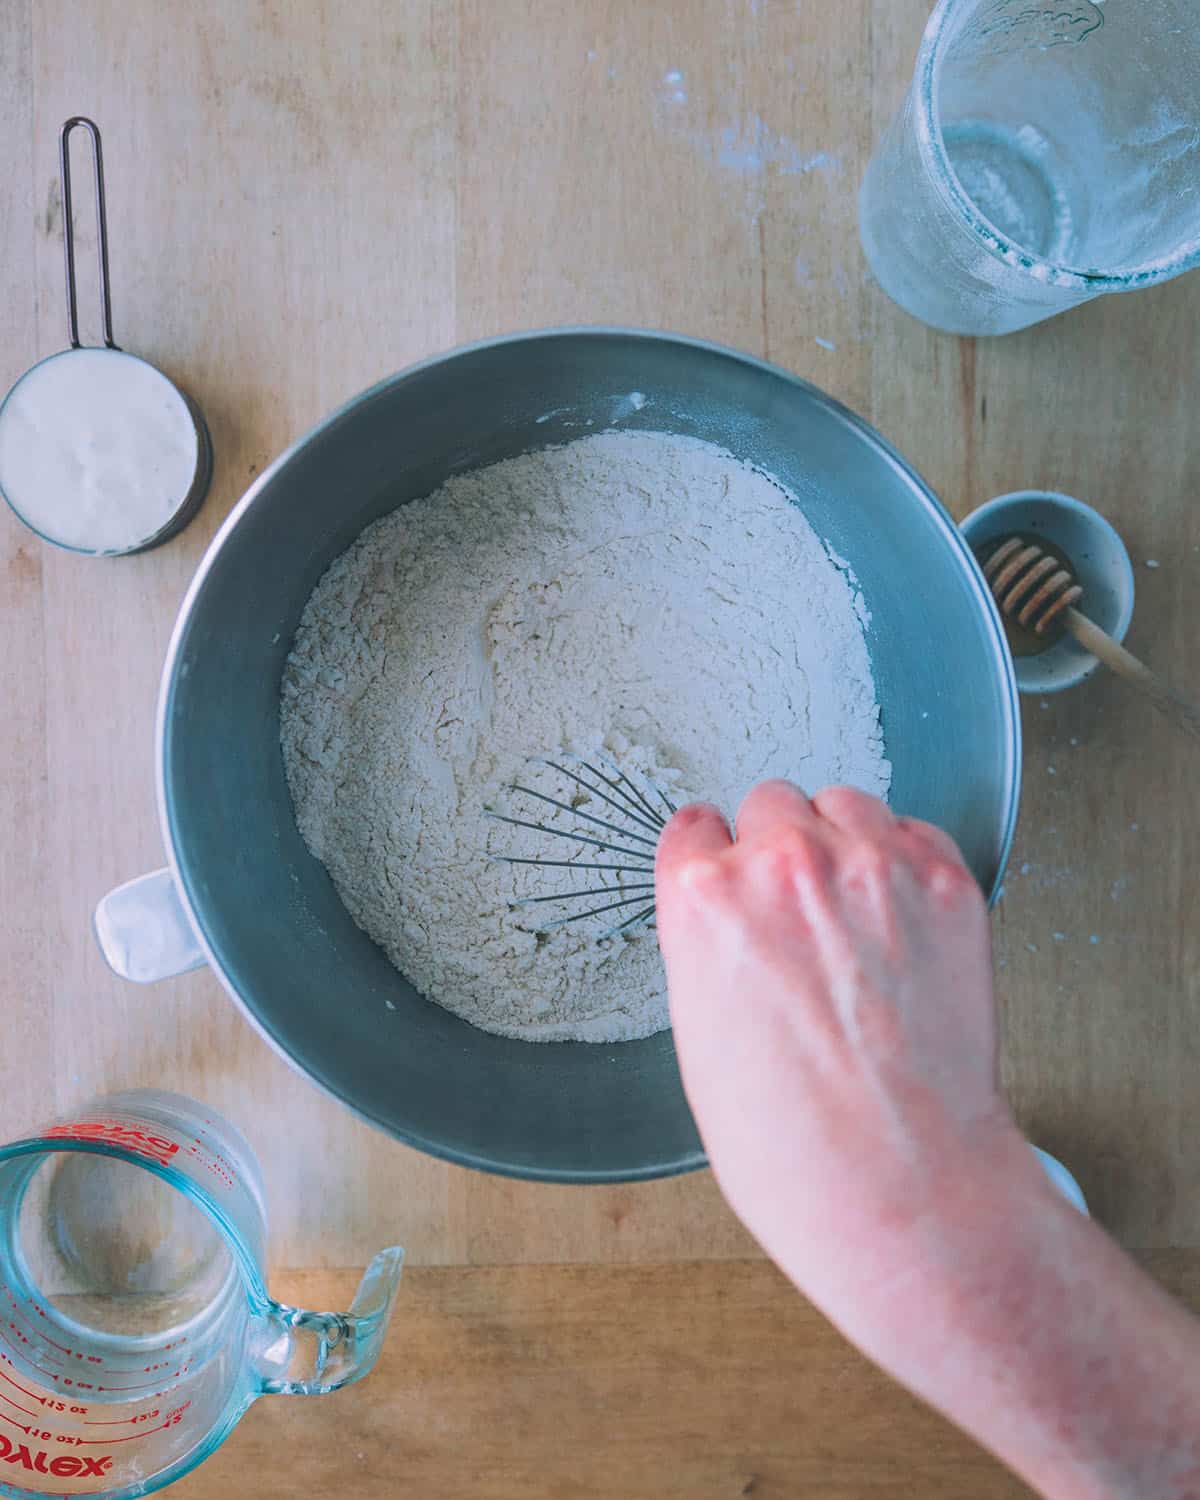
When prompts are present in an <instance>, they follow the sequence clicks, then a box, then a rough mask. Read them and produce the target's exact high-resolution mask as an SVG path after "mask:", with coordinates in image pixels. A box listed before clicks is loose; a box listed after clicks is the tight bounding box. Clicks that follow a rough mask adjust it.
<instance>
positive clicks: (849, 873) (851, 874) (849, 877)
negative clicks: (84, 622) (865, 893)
mask: <svg viewBox="0 0 1200 1500" xmlns="http://www.w3.org/2000/svg"><path fill="white" fill-rule="evenodd" d="M895 864H896V862H895V859H894V858H893V856H892V853H891V851H890V850H888V849H886V848H885V847H884V845H882V844H875V843H863V844H857V845H856V846H855V847H854V848H853V849H851V850H850V851H849V853H848V854H847V855H846V857H845V861H844V864H843V878H844V880H845V882H846V884H848V885H852V886H864V887H869V888H870V889H872V890H877V889H880V888H882V887H886V886H889V885H890V884H891V882H892V872H893V870H894V869H895Z"/></svg>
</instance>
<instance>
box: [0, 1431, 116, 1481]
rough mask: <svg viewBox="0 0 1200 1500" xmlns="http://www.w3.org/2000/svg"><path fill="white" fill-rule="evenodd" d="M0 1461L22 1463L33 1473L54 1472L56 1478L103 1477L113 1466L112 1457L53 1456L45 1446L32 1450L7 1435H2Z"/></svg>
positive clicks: (70, 1454)
mask: <svg viewBox="0 0 1200 1500" xmlns="http://www.w3.org/2000/svg"><path fill="white" fill-rule="evenodd" d="M0 1463H3V1464H20V1465H21V1467H22V1468H23V1469H28V1470H29V1472H30V1473H31V1474H53V1476H54V1477H55V1479H95V1478H99V1479H103V1477H104V1476H105V1474H107V1473H108V1471H109V1469H111V1468H112V1459H111V1458H76V1456H75V1455H74V1454H73V1453H59V1454H57V1455H56V1456H55V1457H54V1458H51V1457H50V1455H49V1454H48V1453H47V1452H46V1450H45V1449H44V1448H37V1449H34V1450H33V1451H32V1452H31V1451H30V1450H29V1449H28V1448H27V1447H26V1446H25V1444H24V1443H18V1444H14V1443H13V1442H12V1441H11V1439H9V1438H6V1437H0Z"/></svg>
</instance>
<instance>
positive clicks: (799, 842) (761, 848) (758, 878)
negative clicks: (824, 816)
mask: <svg viewBox="0 0 1200 1500" xmlns="http://www.w3.org/2000/svg"><path fill="white" fill-rule="evenodd" d="M746 863H747V873H748V874H749V876H750V878H751V879H752V880H753V881H754V883H755V884H756V885H757V886H759V887H760V888H767V889H771V890H777V891H784V890H786V891H788V892H793V891H794V890H795V887H796V882H797V880H800V879H816V878H819V877H821V876H822V875H823V874H824V872H825V864H826V862H825V857H824V851H823V849H822V847H821V845H820V844H819V842H818V841H817V840H816V839H813V838H811V837H809V835H808V834H806V833H805V832H804V831H803V830H802V829H799V828H783V829H780V830H779V832H778V833H776V834H774V835H773V836H772V838H771V840H770V842H769V843H765V844H760V845H758V847H756V848H754V849H751V850H749V851H748V852H747V855H746Z"/></svg>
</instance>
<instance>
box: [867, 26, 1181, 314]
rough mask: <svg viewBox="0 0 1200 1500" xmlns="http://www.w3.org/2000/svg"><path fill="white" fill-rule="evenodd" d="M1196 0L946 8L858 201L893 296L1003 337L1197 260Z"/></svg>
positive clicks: (870, 249) (881, 276)
mask: <svg viewBox="0 0 1200 1500" xmlns="http://www.w3.org/2000/svg"><path fill="white" fill-rule="evenodd" d="M1198 19H1200V11H1198V9H1197V6H1196V4H1195V0H1095V3H1086V0H1085V3H1078V0H1058V3H1056V4H1053V5H1050V4H1042V3H1035V0H939V4H938V5H937V6H936V7H935V8H934V11H933V14H932V16H931V17H930V19H929V23H928V25H927V26H926V28H925V35H924V38H923V39H922V42H921V48H920V52H919V54H918V56H917V65H916V71H915V73H914V76H913V80H912V83H911V85H910V87H909V90H908V94H907V96H906V98H905V101H904V104H903V106H902V108H901V109H900V112H899V113H898V114H897V116H896V117H895V119H894V120H893V121H892V123H891V125H890V126H889V128H888V130H887V132H886V134H885V135H884V137H883V139H882V141H881V142H880V144H879V147H878V149H877V150H876V152H875V155H874V156H873V157H872V159H871V162H870V165H869V166H868V168H867V172H866V176H865V178H864V179H863V184H862V189H861V192H860V196H859V228H860V233H861V236H862V244H863V250H864V251H865V253H866V257H867V260H868V261H869V262H870V265H871V269H872V270H873V271H874V273H875V275H876V277H877V278H878V280H879V283H880V285H881V286H882V287H883V289H884V291H886V292H887V293H888V295H889V296H890V297H892V298H893V300H894V301H896V302H898V303H899V304H900V306H901V307H903V308H904V309H905V310H906V311H907V312H910V313H911V314H912V315H913V316H914V317H916V318H920V319H921V320H922V321H923V322H926V323H929V324H932V325H933V327H935V328H942V329H945V330H947V331H948V332H951V333H964V334H989V333H1010V332H1012V331H1013V330H1014V329H1017V328H1025V327H1027V326H1028V325H1029V324H1031V323H1037V322H1040V321H1041V320H1042V319H1043V318H1049V317H1053V316H1054V314H1055V313H1059V312H1063V311H1065V310H1066V309H1067V308H1069V307H1074V306H1075V305H1076V304H1077V303H1080V302H1087V301H1089V300H1090V299H1091V298H1093V297H1099V296H1102V295H1104V294H1105V293H1106V292H1125V291H1135V290H1137V289H1138V288H1139V287H1144V286H1151V285H1154V284H1155V283H1156V282H1159V281H1166V280H1168V279H1170V278H1171V277H1173V276H1178V275H1180V273H1181V272H1183V271H1187V270H1190V269H1191V268H1192V267H1193V266H1195V265H1196V264H1197V262H1198V261H1200V45H1198V43H1197V25H1196V23H1197V20H1198Z"/></svg>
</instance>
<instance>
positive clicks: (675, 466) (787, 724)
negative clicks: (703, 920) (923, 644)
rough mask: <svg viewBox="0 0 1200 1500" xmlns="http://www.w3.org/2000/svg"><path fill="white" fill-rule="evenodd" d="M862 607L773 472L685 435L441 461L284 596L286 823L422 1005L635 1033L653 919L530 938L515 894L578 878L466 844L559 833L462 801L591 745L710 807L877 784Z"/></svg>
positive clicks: (642, 1007) (588, 1034) (648, 986)
mask: <svg viewBox="0 0 1200 1500" xmlns="http://www.w3.org/2000/svg"><path fill="white" fill-rule="evenodd" d="M863 614H864V607H863V604H862V600H861V598H860V597H856V595H855V593H854V590H853V589H852V587H851V586H850V584H849V583H848V582H847V580H846V577H845V574H844V573H843V572H842V571H840V570H839V568H838V567H837V566H835V564H834V563H833V562H832V561H831V560H830V558H829V556H828V554H827V553H826V551H825V549H824V548H823V547H822V545H821V543H820V541H819V540H818V539H817V536H816V534H815V533H814V532H813V530H812V528H811V527H810V526H809V525H808V523H807V522H806V521H805V519H804V517H803V515H802V514H801V512H800V511H799V509H798V508H797V507H796V505H795V504H794V503H792V502H791V501H789V499H788V498H787V497H786V496H785V494H784V492H783V491H782V490H781V489H780V488H779V486H778V485H776V484H775V483H774V482H773V481H772V480H770V479H769V478H767V477H766V476H765V475H763V474H761V473H759V472H757V471H755V470H753V469H751V468H749V467H748V466H747V465H745V464H742V463H740V462H739V461H737V460H736V459H734V458H732V457H731V456H730V455H729V454H727V453H725V452H723V451H722V450H721V449H718V448H715V447H713V446H711V445H710V444H707V443H701V442H697V441H694V440H692V439H687V438H678V437H670V436H667V435H665V434H657V433H616V432H610V433H603V434H600V435H597V436H593V437H588V438H584V439H583V440H582V441H579V442H575V443H571V444H569V445H568V446H566V447H563V448H557V449H550V450H546V451H544V452H541V453H530V454H526V455H524V456H522V457H520V458H517V459H513V460H510V461H507V462H505V463H500V464H496V465H494V466H493V467H491V468H488V469H482V470H479V471H477V472H475V473H472V474H465V475H460V476H458V477H456V478H454V479H452V480H450V481H449V483H447V484H446V485H445V486H444V487H443V488H442V489H441V490H439V491H438V492H437V493H436V494H434V495H431V496H429V497H428V498H427V499H424V500H419V501H416V502H414V503H412V504H410V505H405V506H402V507H401V508H400V509H399V510H397V511H396V512H395V513H394V514H392V515H390V516H387V517H385V518H384V519H383V520H381V521H379V522H377V523H376V524H375V525H373V526H370V527H368V529H367V530H366V531H364V532H363V534H362V536H360V537H359V539H358V540H357V541H356V542H355V543H354V545H353V546H352V547H351V548H350V549H349V550H348V551H347V552H346V553H344V554H343V555H342V556H341V557H340V558H338V559H337V561H336V562H335V563H334V564H333V566H332V567H331V568H330V569H329V571H328V572H327V573H326V574H325V576H324V577H323V578H322V579H321V581H320V582H319V583H318V585H317V587H316V589H315V590H314V592H313V595H312V597H311V599H310V600H309V602H308V604H307V606H306V608H305V611H304V614H303V617H302V619H301V622H300V626H299V629H298V631H297V634H296V640H295V643H294V646H293V650H292V654H291V657H290V658H289V661H288V665H287V669H286V672H285V674H284V681H283V702H282V742H283V753H284V762H285V765H286V768H287V775H288V781H289V784H290V786H291V791H292V797H293V800H294V802H295V808H296V816H297V821H298V823H299V826H300V831H301V833H302V834H303V836H304V839H305V841H306V842H307V844H308V846H309V848H310V849H311V850H312V851H313V853H314V854H315V855H316V856H317V858H318V859H320V860H321V861H323V863H324V864H325V865H326V867H327V868H328V870H329V872H330V875H331V876H332V878H333V881H334V884H335V885H336V887H337V890H338V892H339V894H340V895H341V897H342V900H343V901H344V902H345V903H346V906H347V908H348V909H349V911H350V913H351V915H352V916H353V917H354V919H355V921H356V922H358V923H359V925H360V926H361V927H363V928H364V929H365V931H366V932H368V933H369V934H370V935H371V936H372V937H373V938H374V939H375V940H376V941H377V942H378V943H380V944H381V946H382V947H383V948H384V950H385V951H386V952H387V954H388V956H389V957H390V958H391V960H392V961H393V963H395V964H396V966H397V967H398V968H399V969H400V970H402V972H403V973H404V974H405V975H406V976H407V977H408V978H409V979H410V980H411V981H412V982H413V984H415V985H416V986H417V988H418V989H419V990H420V991H421V993H422V994H424V995H426V996H428V997H429V998H430V999H433V1000H436V1001H438V1002H439V1003H440V1004H442V1005H444V1006H446V1007H447V1008H448V1009H450V1010H452V1011H455V1012H457V1013H458V1014H459V1015H460V1016H463V1017H465V1018H466V1019H467V1020H468V1021H471V1022H473V1023H474V1024H475V1025H477V1026H481V1027H483V1028H484V1029H485V1030H487V1031H494V1032H499V1033H501V1034H503V1035H506V1036H514V1037H521V1038H524V1039H525V1040H528V1041H561V1040H570V1039H578V1040H586V1041H596V1042H610V1041H618V1040H625V1039H630V1038H634V1037H641V1036H648V1035H649V1034H650V1033H652V1032H655V1031H658V1030H661V1029H662V1028H663V1027H665V1026H666V1025H667V1024H668V1018H667V1004H666V989H665V983H664V979H663V972H662V966H661V961H660V959H659V954H658V947H657V941H656V938H655V934H654V932H653V931H652V930H648V929H642V930H640V931H638V932H636V933H634V934H633V935H631V936H626V937H616V938H612V939H608V940H605V941H601V942H597V940H596V939H597V935H598V933H603V932H604V931H605V930H606V926H607V924H608V923H609V922H611V921H612V920H613V918H611V917H599V918H594V919H591V920H589V921H585V922H583V923H580V924H579V925H578V926H575V927H567V928H559V929H558V930H556V931H554V932H553V933H552V934H550V935H546V934H544V933H542V934H539V931H538V928H539V926H540V925H542V924H544V923H546V922H547V920H549V918H550V917H551V915H552V914H563V912H565V911H568V910H570V909H571V908H569V907H568V908H563V909H562V910H561V911H560V910H559V909H557V908H555V907H554V906H553V905H550V906H547V905H542V906H537V907H532V908H529V907H527V908H524V909H522V910H517V911H514V910H512V909H511V907H512V903H513V901H514V900H515V899H517V898H519V897H521V896H525V895H530V894H547V893H549V892H551V891H555V890H560V889H569V888H570V887H571V885H572V882H573V881H574V882H575V883H576V884H577V883H578V881H579V879H580V877H579V876H578V875H575V876H572V872H571V871H568V870H554V869H549V870H548V869H534V868H529V867H526V866H513V865H507V864H503V863H499V862H489V860H488V858H487V851H488V850H492V851H494V852H497V853H508V854H522V853H538V852H540V853H548V854H552V855H562V853H563V849H564V848H565V849H566V850H567V851H568V852H569V851H570V848H571V846H570V844H568V843H567V841H566V840H551V839H548V838H546V836H544V835H541V836H539V835H534V834H528V833H525V832H523V831H522V830H517V829H513V828H509V827H507V826H506V825H502V824H497V823H495V822H493V821H492V820H490V819H488V818H487V817H486V816H485V813H484V807H485V805H487V804H489V803H493V802H497V803H498V804H500V805H504V803H503V793H502V791H501V788H502V787H503V786H504V785H505V784H507V783H509V782H511V781H512V780H513V779H514V778H515V779H518V780H524V781H525V782H526V783H527V784H530V782H531V777H533V776H535V775H539V774H543V773H538V772H537V771H536V770H534V771H531V770H530V768H529V766H528V765H527V761H528V757H530V756H536V755H549V754H553V753H555V752H559V751H562V750H564V749H567V750H569V749H574V750H577V751H579V752H582V753H586V752H589V751H595V750H596V749H598V748H599V747H601V746H603V747H604V748H605V749H606V751H607V752H608V754H609V755H610V756H611V757H612V758H613V759H615V760H616V761H617V762H618V763H620V764H622V765H624V766H626V767H629V768H632V769H634V770H638V771H642V772H648V773H649V774H650V775H651V776H652V777H653V778H654V779H655V780H656V781H657V782H658V784H659V785H661V786H663V787H664V789H667V790H668V791H669V792H670V795H671V797H672V799H673V800H675V801H679V800H680V799H684V800H687V799H691V798H701V797H702V798H705V799H708V800H711V801H715V802H717V803H718V804H720V805H721V806H722V807H724V808H725V809H726V811H728V812H730V813H732V812H733V811H734V810H735V809H736V806H737V804H738V802H739V801H740V799H741V798H742V797H743V796H744V795H745V793H746V792H747V791H748V790H749V789H750V787H751V786H752V785H753V784H754V783H755V782H756V781H759V780H761V779H762V778H763V777H767V776H788V777H791V778H793V779H795V780H797V781H799V782H800V783H801V784H802V785H803V786H804V787H805V788H806V789H808V790H809V791H815V790H817V789H818V788H819V787H821V786H824V785H827V784H829V783H831V782H851V783H853V784H855V785H857V786H860V787H862V788H864V789H865V790H867V791H871V792H876V793H879V794H883V793H885V792H886V791H887V788H888V784H889V780H890V775H891V768H890V766H889V765H888V762H887V761H886V759H885V758H884V747H883V741H882V737H881V733H880V727H879V710H878V707H877V704H876V700H875V688H874V683H873V682H872V678H871V669H870V663H869V660H868V656H867V649H866V645H865V642H864V639H863V625H862V616H863ZM531 784H533V785H540V786H547V789H548V790H549V791H550V792H551V793H552V794H555V795H558V794H560V788H558V787H556V786H555V785H554V784H552V783H551V784H549V785H548V784H547V782H546V781H545V780H544V779H542V780H533V781H532V783H531ZM510 810H516V811H518V813H519V815H521V816H527V815H529V809H528V808H525V809H523V810H518V809H510ZM594 810H596V811H598V812H603V811H604V809H603V808H599V807H597V808H595V809H594ZM551 843H558V844H559V845H560V846H562V847H559V848H555V849H548V848H547V845H548V844H551ZM585 857H587V856H586V855H585ZM592 857H595V856H594V855H593V856H592ZM591 878H592V879H593V880H594V877H591ZM608 878H609V877H601V879H605V880H607V879H608ZM576 909H577V908H576ZM621 915H624V912H621V913H618V914H617V916H618V918H619V916H621Z"/></svg>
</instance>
